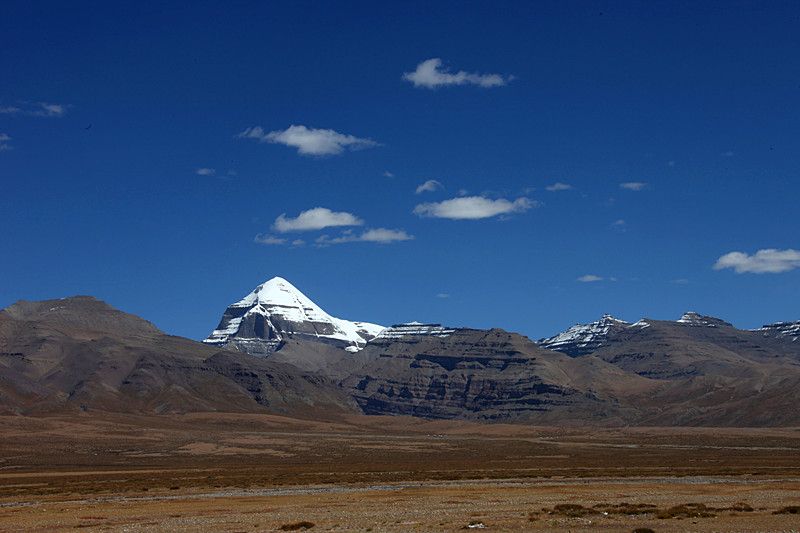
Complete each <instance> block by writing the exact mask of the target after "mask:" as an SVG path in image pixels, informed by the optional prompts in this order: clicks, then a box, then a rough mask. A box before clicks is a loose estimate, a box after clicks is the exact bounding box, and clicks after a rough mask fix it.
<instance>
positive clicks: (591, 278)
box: [578, 274, 603, 283]
mask: <svg viewBox="0 0 800 533" xmlns="http://www.w3.org/2000/svg"><path fill="white" fill-rule="evenodd" d="M578 281H580V282H583V283H592V282H593V281H603V278H601V277H600V276H595V275H594V274H586V275H585V276H581V277H579V278H578Z"/></svg>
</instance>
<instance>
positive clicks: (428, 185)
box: [414, 180, 444, 194]
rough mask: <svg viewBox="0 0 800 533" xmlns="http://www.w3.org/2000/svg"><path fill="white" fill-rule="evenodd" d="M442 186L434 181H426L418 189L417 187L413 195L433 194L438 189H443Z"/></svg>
mask: <svg viewBox="0 0 800 533" xmlns="http://www.w3.org/2000/svg"><path fill="white" fill-rule="evenodd" d="M443 188H444V185H442V184H441V183H440V182H438V181H436V180H428V181H426V182H425V183H423V184H422V185H420V186H419V187H417V191H416V192H415V193H414V194H421V193H423V192H433V191H436V190H439V189H443Z"/></svg>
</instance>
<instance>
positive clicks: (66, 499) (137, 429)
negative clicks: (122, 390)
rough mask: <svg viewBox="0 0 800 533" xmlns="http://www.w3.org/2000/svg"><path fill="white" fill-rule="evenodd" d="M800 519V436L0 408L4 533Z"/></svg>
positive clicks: (598, 526)
mask: <svg viewBox="0 0 800 533" xmlns="http://www.w3.org/2000/svg"><path fill="white" fill-rule="evenodd" d="M776 513H777V514H776ZM798 513H800V431H798V430H795V429H693V428H677V429H676V428H644V429H642V428H628V429H622V430H615V429H596V428H574V429H569V428H555V427H529V426H511V425H479V424H474V423H461V422H452V421H449V422H448V421H422V420H415V419H409V418H391V417H357V416H352V417H336V418H334V417H331V418H330V419H329V420H327V421H315V420H301V419H296V418H289V417H279V416H268V415H241V414H189V415H185V416H159V417H136V416H123V415H119V416H109V415H105V416H100V415H93V414H91V413H83V414H81V415H76V416H72V417H66V416H53V417H37V418H33V417H0V531H61V530H74V529H85V530H89V531H95V530H97V531H101V530H102V531H198V532H199V531H231V532H233V531H288V530H303V528H304V527H310V526H312V525H313V527H311V530H312V531H396V532H401V531H462V530H478V529H486V530H492V531H553V532H556V531H571V532H576V531H601V532H602V531H608V532H628V533H630V532H632V531H633V530H634V529H636V528H650V529H652V530H653V531H655V532H656V533H660V532H677V531H697V532H711V531H717V532H723V531H774V532H778V531H782V532H788V531H795V532H800V514H798Z"/></svg>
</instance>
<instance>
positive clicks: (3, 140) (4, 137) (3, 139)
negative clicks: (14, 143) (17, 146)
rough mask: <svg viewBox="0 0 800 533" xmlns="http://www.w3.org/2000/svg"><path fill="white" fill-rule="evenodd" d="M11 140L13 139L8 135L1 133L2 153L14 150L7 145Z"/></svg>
mask: <svg viewBox="0 0 800 533" xmlns="http://www.w3.org/2000/svg"><path fill="white" fill-rule="evenodd" d="M10 140H11V137H9V136H8V134H6V133H0V151H4V150H13V148H12V147H11V145H10V144H6V143H7V142H8V141H10Z"/></svg>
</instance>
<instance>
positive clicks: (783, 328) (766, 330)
mask: <svg viewBox="0 0 800 533" xmlns="http://www.w3.org/2000/svg"><path fill="white" fill-rule="evenodd" d="M750 331H757V332H761V333H763V334H764V336H765V337H777V338H783V337H789V338H791V339H792V342H797V340H798V339H800V320H798V321H797V322H776V323H774V324H766V325H764V326H763V327H760V328H758V329H753V330H750Z"/></svg>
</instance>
